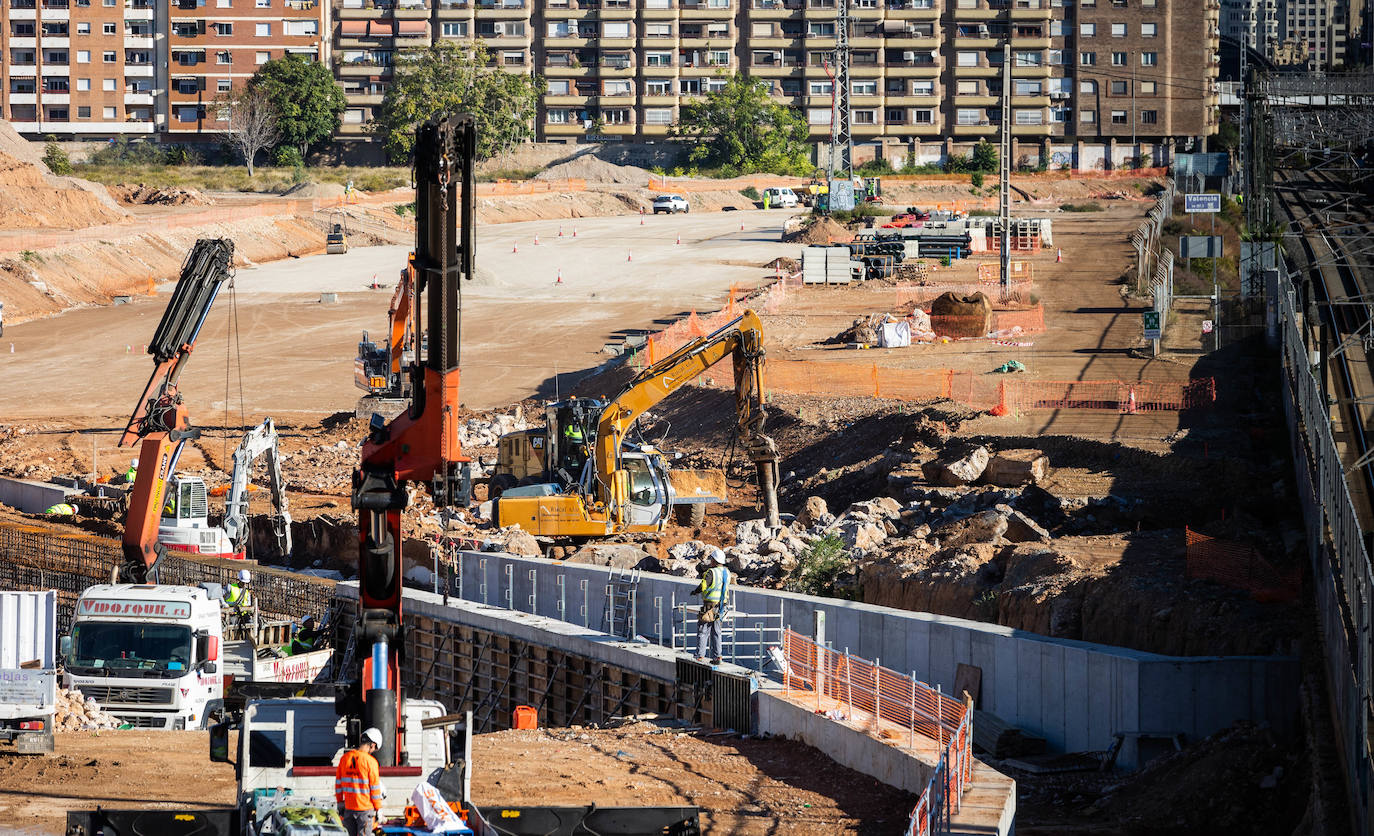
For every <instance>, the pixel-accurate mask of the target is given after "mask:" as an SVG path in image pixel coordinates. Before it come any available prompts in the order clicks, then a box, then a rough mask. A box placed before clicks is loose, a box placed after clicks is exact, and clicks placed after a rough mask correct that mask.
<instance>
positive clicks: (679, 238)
mask: <svg viewBox="0 0 1374 836" xmlns="http://www.w3.org/2000/svg"><path fill="white" fill-rule="evenodd" d="M676 243H678V244H681V243H682V236H681V235H679V236H678V237H677V242H676Z"/></svg>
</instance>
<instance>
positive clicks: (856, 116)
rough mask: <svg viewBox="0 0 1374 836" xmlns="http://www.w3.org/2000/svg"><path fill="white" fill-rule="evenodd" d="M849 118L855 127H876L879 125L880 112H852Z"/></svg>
mask: <svg viewBox="0 0 1374 836" xmlns="http://www.w3.org/2000/svg"><path fill="white" fill-rule="evenodd" d="M849 118H850V119H852V120H853V122H854V124H855V125H876V124H878V111H876V110H851V111H849Z"/></svg>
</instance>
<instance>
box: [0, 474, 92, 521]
mask: <svg viewBox="0 0 1374 836" xmlns="http://www.w3.org/2000/svg"><path fill="white" fill-rule="evenodd" d="M76 492H77V491H76V489H75V488H64V487H62V486H61V485H54V484H51V483H49V482H30V481H28V480H26V479H11V478H9V477H7V476H0V504H4V505H8V506H10V507H11V508H14V509H16V510H19V511H22V512H24V513H25V514H41V513H43V512H44V511H46V510H48V509H49V508H51V507H53V506H54V505H57V504H59V503H62V502H66V501H67V497H69V496H71V495H72V494H74V493H76Z"/></svg>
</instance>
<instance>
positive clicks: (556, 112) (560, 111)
mask: <svg viewBox="0 0 1374 836" xmlns="http://www.w3.org/2000/svg"><path fill="white" fill-rule="evenodd" d="M547 121H548V123H549V124H550V125H566V124H568V111H567V109H566V108H562V107H556V108H554V109H552V110H550V111H549V115H548V120H547Z"/></svg>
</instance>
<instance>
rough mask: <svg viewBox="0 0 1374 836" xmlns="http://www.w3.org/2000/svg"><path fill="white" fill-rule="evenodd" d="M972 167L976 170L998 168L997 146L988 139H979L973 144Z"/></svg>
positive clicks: (993, 169) (994, 169)
mask: <svg viewBox="0 0 1374 836" xmlns="http://www.w3.org/2000/svg"><path fill="white" fill-rule="evenodd" d="M971 165H972V168H973V170H974V171H996V170H997V147H996V146H995V145H993V144H992V143H991V142H988V141H987V140H986V139H980V140H978V144H977V145H975V146H973V160H972V163H971Z"/></svg>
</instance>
